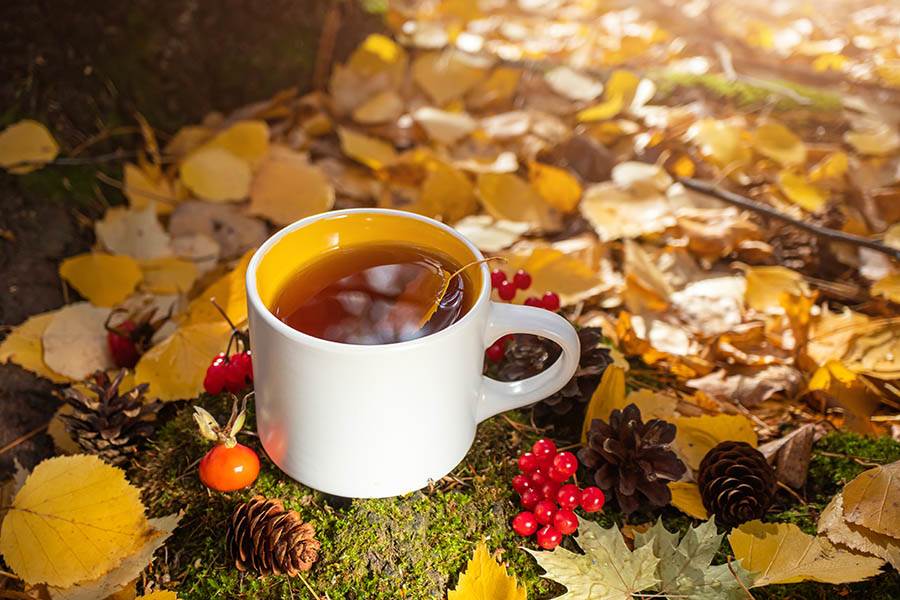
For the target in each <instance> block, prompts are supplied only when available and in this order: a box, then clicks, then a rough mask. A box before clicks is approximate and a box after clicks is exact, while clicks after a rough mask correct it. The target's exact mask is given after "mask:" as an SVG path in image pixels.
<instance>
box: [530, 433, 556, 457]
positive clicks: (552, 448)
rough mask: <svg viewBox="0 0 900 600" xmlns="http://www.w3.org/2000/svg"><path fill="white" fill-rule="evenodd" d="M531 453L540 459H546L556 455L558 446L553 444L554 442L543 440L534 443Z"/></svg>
mask: <svg viewBox="0 0 900 600" xmlns="http://www.w3.org/2000/svg"><path fill="white" fill-rule="evenodd" d="M531 451H532V452H533V453H534V455H535V456H537V457H538V458H546V457H548V456H550V457H552V456H553V455H555V454H556V444H554V443H553V440H548V439H547V438H541V439H539V440H538V441H536V442H535V443H534V445H533V446H532V447H531Z"/></svg>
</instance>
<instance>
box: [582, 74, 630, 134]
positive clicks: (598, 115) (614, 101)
mask: <svg viewBox="0 0 900 600" xmlns="http://www.w3.org/2000/svg"><path fill="white" fill-rule="evenodd" d="M640 82H641V79H640V77H638V76H637V75H635V74H634V73H632V72H631V71H626V70H623V69H617V70H615V71H613V72H612V74H611V75H610V76H609V79H608V80H607V82H606V89H605V90H604V91H603V101H602V102H600V103H599V104H595V105H594V106H590V107H588V108H585V109H584V110H581V111H579V112H578V115H577V118H578V120H579V121H581V122H583V123H584V122H591V121H605V120H607V119H611V118H613V117H615V116H616V115H618V114H619V113H620V112H622V110H623V109H624V108H625V107H626V106H628V105H629V104H630V103H631V101H632V99H633V98H634V96H635V92H636V91H637V89H638V84H639V83H640Z"/></svg>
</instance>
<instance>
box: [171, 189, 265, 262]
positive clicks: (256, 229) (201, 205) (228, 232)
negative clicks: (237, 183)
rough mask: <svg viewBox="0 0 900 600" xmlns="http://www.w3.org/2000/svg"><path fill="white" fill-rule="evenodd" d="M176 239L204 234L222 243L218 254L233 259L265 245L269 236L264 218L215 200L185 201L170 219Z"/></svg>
mask: <svg viewBox="0 0 900 600" xmlns="http://www.w3.org/2000/svg"><path fill="white" fill-rule="evenodd" d="M169 234H170V235H171V236H172V237H173V238H177V237H182V236H189V235H196V234H203V235H205V236H207V237H209V238H211V239H213V240H215V242H216V243H217V244H218V248H219V250H218V252H217V254H219V253H220V254H221V257H222V258H223V259H226V260H227V259H231V258H235V257H238V256H241V255H242V254H244V253H245V252H246V251H247V250H249V249H250V248H255V247H257V246H259V245H260V244H262V243H263V242H264V241H265V240H266V238H267V237H268V235H269V232H268V229H267V228H266V224H265V223H263V222H262V221H261V220H259V219H256V218H253V217H247V216H244V215H242V214H241V213H240V212H239V211H238V209H237V208H236V207H234V206H229V205H223V204H215V203H211V202H197V201H192V202H185V203H184V204H181V205H179V206H178V208H177V209H175V212H174V213H172V217H171V219H169Z"/></svg>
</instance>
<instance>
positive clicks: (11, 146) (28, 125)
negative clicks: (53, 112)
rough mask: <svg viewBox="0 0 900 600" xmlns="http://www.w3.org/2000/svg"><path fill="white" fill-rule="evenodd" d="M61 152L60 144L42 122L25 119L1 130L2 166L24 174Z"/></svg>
mask: <svg viewBox="0 0 900 600" xmlns="http://www.w3.org/2000/svg"><path fill="white" fill-rule="evenodd" d="M57 154H59V145H58V144H57V143H56V140H54V139H53V136H52V135H50V132H49V131H47V128H46V127H44V125H43V124H42V123H38V122H37V121H32V120H31V119H25V120H23V121H19V122H18V123H14V124H12V125H10V126H9V127H7V128H6V129H4V130H3V131H2V132H0V167H3V168H4V169H6V170H7V171H9V172H10V173H16V174H18V175H22V174H25V173H30V172H31V171H34V170H35V169H39V168H41V167H42V166H44V164H46V163H48V162H50V161H52V160H53V159H54V158H56V155H57Z"/></svg>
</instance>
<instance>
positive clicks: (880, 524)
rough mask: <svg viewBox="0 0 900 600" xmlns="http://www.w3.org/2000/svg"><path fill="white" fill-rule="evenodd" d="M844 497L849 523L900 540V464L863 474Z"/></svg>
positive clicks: (844, 492)
mask: <svg viewBox="0 0 900 600" xmlns="http://www.w3.org/2000/svg"><path fill="white" fill-rule="evenodd" d="M843 494H844V517H845V518H846V519H847V521H849V522H850V523H855V524H856V525H860V526H862V527H865V528H867V529H871V530H872V531H875V532H877V533H881V534H884V535H889V536H891V537H893V538H900V500H898V498H900V461H897V462H893V463H891V464H889V465H881V466H878V467H875V468H873V469H869V470H868V471H864V472H862V473H860V474H859V476H857V477H856V479H854V480H853V481H851V482H850V483H848V484H847V485H846V486H844V491H843Z"/></svg>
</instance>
